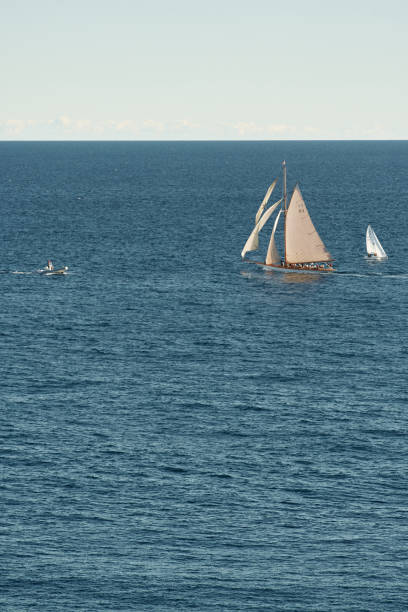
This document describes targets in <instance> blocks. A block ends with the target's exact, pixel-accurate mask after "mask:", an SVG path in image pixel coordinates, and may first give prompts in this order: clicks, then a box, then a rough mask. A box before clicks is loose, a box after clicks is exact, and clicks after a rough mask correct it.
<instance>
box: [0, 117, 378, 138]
mask: <svg viewBox="0 0 408 612" xmlns="http://www.w3.org/2000/svg"><path fill="white" fill-rule="evenodd" d="M360 138H363V139H367V140H381V139H387V132H386V129H385V128H384V126H381V125H380V124H378V123H377V124H374V125H372V126H370V127H367V128H366V129H364V130H363V131H362V130H361V129H360V127H359V126H356V127H354V126H350V125H347V126H346V127H345V128H344V130H342V131H340V130H339V131H337V132H336V133H335V134H334V135H333V133H327V131H325V130H324V129H322V128H319V127H315V126H311V125H305V126H296V125H292V124H286V123H267V124H261V123H257V122H256V121H252V120H249V121H237V122H230V123H225V122H224V123H220V124H218V125H216V126H211V125H205V124H203V123H200V122H199V121H193V120H191V119H190V118H189V119H176V120H175V121H167V122H166V121H161V120H158V119H144V120H140V121H137V120H135V119H106V120H91V119H88V118H82V119H78V118H73V117H69V116H68V115H66V114H64V115H60V116H59V117H56V118H52V119H21V118H10V119H6V120H3V121H1V120H0V140H150V139H152V140H185V139H190V140H302V139H305V140H332V139H339V140H348V139H350V140H358V139H360Z"/></svg>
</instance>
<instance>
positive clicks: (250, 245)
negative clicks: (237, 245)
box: [241, 200, 282, 258]
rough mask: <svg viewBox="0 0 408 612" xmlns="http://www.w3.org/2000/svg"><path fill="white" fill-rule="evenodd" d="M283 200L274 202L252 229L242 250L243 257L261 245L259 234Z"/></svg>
mask: <svg viewBox="0 0 408 612" xmlns="http://www.w3.org/2000/svg"><path fill="white" fill-rule="evenodd" d="M281 202H282V200H279V201H278V202H276V203H275V204H273V205H272V206H271V207H270V208H268V210H267V211H266V212H265V213H264V214H263V215H262V217H261V218H260V219H259V221H258V223H257V224H256V225H255V227H254V229H253V230H252V232H251V234H250V236H249V238H248V240H247V241H246V243H245V246H244V248H243V249H242V251H241V257H242V258H244V257H245V254H246V253H247V252H248V251H256V250H257V249H258V247H259V237H258V234H259V232H260V231H261V229H262V228H263V226H264V225H265V223H266V222H267V221H268V219H269V217H270V216H271V215H272V213H273V212H274V211H275V210H276V208H277V207H278V206H279V204H280V203H281Z"/></svg>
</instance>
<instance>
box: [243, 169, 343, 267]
mask: <svg viewBox="0 0 408 612" xmlns="http://www.w3.org/2000/svg"><path fill="white" fill-rule="evenodd" d="M282 168H283V197H282V198H281V199H280V200H278V201H277V202H275V204H273V205H272V206H270V207H269V208H268V209H267V210H266V211H265V212H264V209H265V208H266V205H267V203H268V201H269V198H270V196H271V194H272V191H273V189H274V187H275V185H276V183H277V179H275V180H274V181H273V183H272V184H271V185H270V187H269V188H268V190H267V192H266V194H265V197H264V199H263V201H262V204H261V206H260V207H259V209H258V212H257V213H256V216H255V227H254V229H253V230H252V232H251V234H250V236H249V238H248V240H247V241H246V243H245V246H244V248H243V249H242V252H241V257H242V259H244V260H245V255H246V253H248V251H256V250H257V249H258V248H259V232H260V231H261V229H262V228H263V226H264V225H265V224H266V222H267V221H268V220H269V219H270V218H271V217H272V215H273V213H274V212H275V211H276V210H278V208H279V205H281V207H280V209H279V212H278V214H277V216H276V218H275V221H274V224H273V228H272V233H271V238H270V240H269V246H268V250H267V253H266V258H265V261H264V262H260V261H251V260H245V261H250V263H256V264H259V265H262V266H268V267H271V268H273V269H276V270H283V271H287V270H290V271H291V272H292V271H296V272H305V271H307V272H333V270H334V268H333V263H332V262H333V261H334V259H333V258H332V256H331V255H330V253H329V251H328V250H327V249H326V247H325V245H324V243H323V241H322V239H321V238H320V236H319V234H318V233H317V230H316V228H315V226H314V225H313V221H312V219H311V218H310V215H309V212H308V210H307V208H306V204H305V201H304V199H303V197H302V194H301V191H300V188H299V185H298V184H296V186H295V188H294V190H293V193H292V196H291V198H290V201H289V205H288V204H287V190H286V162H285V161H284V162H283V163H282ZM282 203H283V204H282ZM282 215H283V223H284V236H285V244H284V256H283V257H281V256H280V255H279V252H278V249H277V247H276V243H275V233H276V229H277V227H278V223H279V219H280V218H281V216H282Z"/></svg>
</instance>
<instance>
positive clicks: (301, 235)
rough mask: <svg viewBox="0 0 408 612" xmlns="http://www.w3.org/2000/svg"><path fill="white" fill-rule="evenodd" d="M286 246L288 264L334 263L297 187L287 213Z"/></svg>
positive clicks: (297, 186)
mask: <svg viewBox="0 0 408 612" xmlns="http://www.w3.org/2000/svg"><path fill="white" fill-rule="evenodd" d="M285 246H286V262H287V263H311V262H320V261H332V260H333V258H332V256H331V255H330V253H329V251H328V250H327V249H326V247H325V246H324V244H323V241H322V240H321V238H320V236H319V234H318V233H317V231H316V228H315V226H314V225H313V221H312V220H311V218H310V215H309V212H308V210H307V208H306V204H305V202H304V200H303V198H302V194H301V192H300V189H299V185H296V187H295V189H294V191H293V194H292V198H291V200H290V203H289V207H288V210H287V213H286V223H285Z"/></svg>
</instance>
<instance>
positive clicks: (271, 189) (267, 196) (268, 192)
mask: <svg viewBox="0 0 408 612" xmlns="http://www.w3.org/2000/svg"><path fill="white" fill-rule="evenodd" d="M277 181H278V179H277V178H276V179H275V180H274V181H273V183H272V184H271V185H269V187H268V190H267V192H266V193H265V197H264V199H263V200H262V204H261V205H260V207H259V208H258V212H257V213H256V215H255V225H256V224H257V223H258V221H259V219H260V218H261V215H262V213H263V210H264V208H265V206H266V205H267V203H268V202H269V198H270V197H271V194H272V191H273V190H274V189H275V185H276V183H277Z"/></svg>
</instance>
